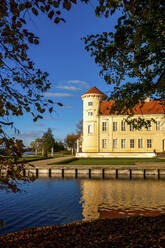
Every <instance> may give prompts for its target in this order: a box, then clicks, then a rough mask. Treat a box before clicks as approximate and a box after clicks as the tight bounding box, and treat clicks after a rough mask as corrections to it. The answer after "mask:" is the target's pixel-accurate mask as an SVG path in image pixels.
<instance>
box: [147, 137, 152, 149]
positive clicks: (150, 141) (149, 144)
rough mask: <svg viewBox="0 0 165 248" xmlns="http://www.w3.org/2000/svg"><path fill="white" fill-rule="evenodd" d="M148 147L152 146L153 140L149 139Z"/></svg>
mask: <svg viewBox="0 0 165 248" xmlns="http://www.w3.org/2000/svg"><path fill="white" fill-rule="evenodd" d="M147 148H152V140H151V139H147Z"/></svg>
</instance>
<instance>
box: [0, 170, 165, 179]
mask: <svg viewBox="0 0 165 248" xmlns="http://www.w3.org/2000/svg"><path fill="white" fill-rule="evenodd" d="M1 174H2V172H1ZM29 174H33V175H34V176H36V177H39V178H41V177H51V178H93V179H94V178H99V179H106V178H107V179H108V178H109V179H110V178H114V179H122V178H126V179H134V178H143V179H147V178H155V179H161V178H162V179H163V178H164V179H165V169H124V168H123V169H117V168H114V169H108V168H97V169H96V168H91V169H73V168H66V169H64V168H62V169H59V168H57V169H38V168H36V169H24V171H23V175H24V176H27V175H29Z"/></svg>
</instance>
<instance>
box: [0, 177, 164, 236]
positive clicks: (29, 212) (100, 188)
mask: <svg viewBox="0 0 165 248" xmlns="http://www.w3.org/2000/svg"><path fill="white" fill-rule="evenodd" d="M22 189H23V191H21V192H18V193H17V194H6V193H5V192H3V191H0V220H1V219H2V220H3V219H4V220H5V221H6V226H5V228H4V229H0V235H1V234H3V233H7V232H13V231H18V230H21V229H24V228H30V227H37V226H44V225H62V224H66V223H69V222H74V221H79V220H82V219H84V220H89V219H95V218H103V217H123V216H125V215H140V214H142V215H157V214H160V213H165V197H164V196H165V180H93V179H92V180H90V179H85V180H75V179H74V180H55V179H52V178H51V179H50V178H46V179H38V180H36V181H35V182H33V183H29V184H25V185H23V186H22Z"/></svg>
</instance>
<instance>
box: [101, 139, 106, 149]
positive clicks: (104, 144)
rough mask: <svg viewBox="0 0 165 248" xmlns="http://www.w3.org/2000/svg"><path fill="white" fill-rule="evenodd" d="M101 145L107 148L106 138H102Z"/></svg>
mask: <svg viewBox="0 0 165 248" xmlns="http://www.w3.org/2000/svg"><path fill="white" fill-rule="evenodd" d="M102 146H103V148H107V140H106V139H103V140H102Z"/></svg>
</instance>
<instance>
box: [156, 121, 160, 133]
mask: <svg viewBox="0 0 165 248" xmlns="http://www.w3.org/2000/svg"><path fill="white" fill-rule="evenodd" d="M160 126H161V122H160V121H157V122H156V130H157V131H160Z"/></svg>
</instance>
